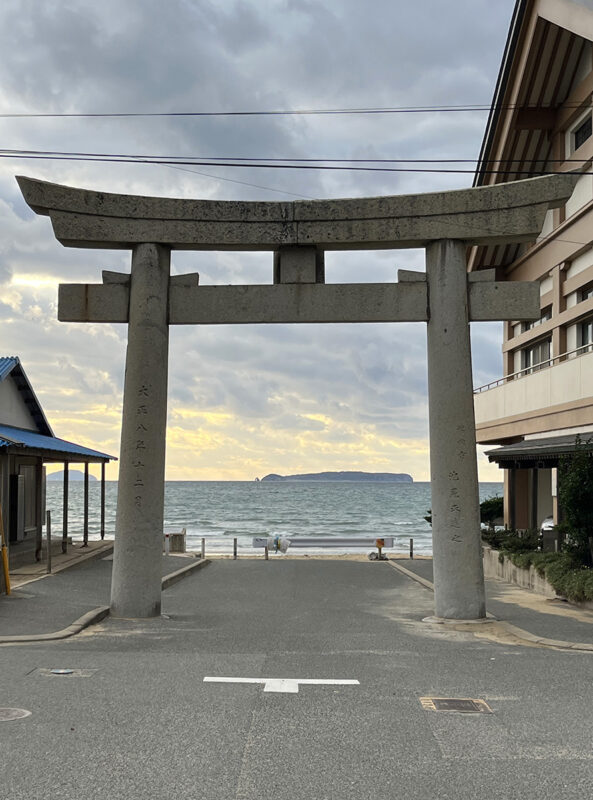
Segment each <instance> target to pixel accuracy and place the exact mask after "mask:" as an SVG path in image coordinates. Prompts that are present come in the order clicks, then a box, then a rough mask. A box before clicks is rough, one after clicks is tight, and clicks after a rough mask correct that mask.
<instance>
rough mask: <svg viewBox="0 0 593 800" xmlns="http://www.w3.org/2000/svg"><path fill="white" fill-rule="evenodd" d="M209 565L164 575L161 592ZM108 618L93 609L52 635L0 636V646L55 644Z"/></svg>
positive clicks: (198, 563) (199, 564)
mask: <svg viewBox="0 0 593 800" xmlns="http://www.w3.org/2000/svg"><path fill="white" fill-rule="evenodd" d="M209 563H210V560H209V559H208V558H201V559H199V560H198V561H196V562H195V564H188V566H187V567H181V569H178V570H175V572H171V573H170V574H169V575H165V576H164V577H163V578H162V579H161V590H165V589H168V588H169V586H172V585H173V584H174V583H177V582H178V581H181V580H183V578H185V577H187V576H188V575H190V574H191V573H192V572H195V571H196V570H198V569H202V567H205V566H207V565H208V564H209ZM108 616H109V606H98V607H97V608H93V609H92V610H91V611H87V612H86V614H83V615H82V617H79V618H78V619H77V620H75V621H74V622H72V623H71V624H70V625H68V627H66V628H62V630H60V631H53V632H52V633H37V634H30V633H24V634H16V635H13V636H0V645H4V644H26V643H30V642H55V641H58V640H60V639H68V638H70V637H71V636H76V634H77V633H80V632H81V631H83V630H84V629H85V628H88V627H89V626H90V625H95V624H96V623H97V622H101V620H104V619H105V617H108Z"/></svg>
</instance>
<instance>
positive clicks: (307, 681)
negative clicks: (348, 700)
mask: <svg viewBox="0 0 593 800" xmlns="http://www.w3.org/2000/svg"><path fill="white" fill-rule="evenodd" d="M204 683H263V684H264V692H287V693H291V694H297V693H298V691H299V685H308V686H360V681H357V680H348V679H346V680H335V679H333V678H217V677H212V676H208V677H206V678H204Z"/></svg>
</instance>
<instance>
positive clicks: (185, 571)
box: [161, 558, 210, 589]
mask: <svg viewBox="0 0 593 800" xmlns="http://www.w3.org/2000/svg"><path fill="white" fill-rule="evenodd" d="M209 563H210V559H209V558H200V559H198V561H196V562H195V563H194V564H188V565H187V567H181V569H178V570H175V572H171V573H170V574H169V575H165V577H164V578H163V579H162V581H161V589H168V588H169V586H173V584H174V583H177V582H178V581H181V580H183V578H185V577H186V576H187V575H190V574H191V573H192V572H195V571H196V570H197V569H202V567H207V566H208V564H209Z"/></svg>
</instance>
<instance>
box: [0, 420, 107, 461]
mask: <svg viewBox="0 0 593 800" xmlns="http://www.w3.org/2000/svg"><path fill="white" fill-rule="evenodd" d="M3 447H22V448H31V449H34V450H48V451H51V452H52V453H55V454H56V456H58V455H62V456H66V457H68V456H70V458H66V460H68V461H74V460H75V458H73V456H74V457H75V456H80V459H81V461H112V460H117V459H115V457H114V456H110V455H108V454H107V453H100V452H99V451H98V450H91V449H90V448H89V447H82V445H79V444H74V442H67V441H66V440H65V439H58V438H57V437H56V436H44V435H43V434H41V433H36V432H35V431H27V430H24V429H23V428H13V427H12V425H0V448H3Z"/></svg>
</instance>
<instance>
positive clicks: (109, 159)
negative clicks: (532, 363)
mask: <svg viewBox="0 0 593 800" xmlns="http://www.w3.org/2000/svg"><path fill="white" fill-rule="evenodd" d="M0 158H6V159H19V160H28V161H85V162H90V163H93V162H95V163H101V164H160V165H163V166H198V167H229V168H230V167H233V168H247V169H293V170H295V169H299V170H317V171H350V172H414V173H438V174H460V175H461V174H468V175H474V174H475V169H443V168H440V169H437V168H436V167H435V168H430V167H387V166H374V167H365V166H354V165H350V164H302V163H300V164H293V163H282V164H278V163H276V162H272V161H266V162H248V163H247V162H244V161H233V162H229V161H222V160H212V161H206V160H201V159H177V158H172V159H160V158H146V157H143V158H142V157H138V158H129V157H118V156H90V155H89V156H77V155H67V154H64V155H32V154H22V155H18V154H16V153H1V152H0ZM444 163H448V162H444ZM472 163H474V162H472ZM500 172H501V170H500V169H490V170H483V174H485V175H498V174H500ZM512 172H513V174H514V175H526V176H529V177H537V176H540V175H564V174H566V173H565V172H562V171H560V170H549V169H540V170H534V169H513V170H512Z"/></svg>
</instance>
